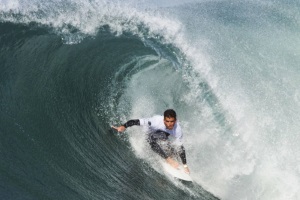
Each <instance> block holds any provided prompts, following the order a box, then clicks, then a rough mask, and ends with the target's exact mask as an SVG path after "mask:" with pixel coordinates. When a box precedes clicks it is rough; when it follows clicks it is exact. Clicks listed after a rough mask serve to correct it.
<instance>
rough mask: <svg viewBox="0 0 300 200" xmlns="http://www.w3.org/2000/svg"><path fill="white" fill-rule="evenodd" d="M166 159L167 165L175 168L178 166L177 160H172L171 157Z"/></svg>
mask: <svg viewBox="0 0 300 200" xmlns="http://www.w3.org/2000/svg"><path fill="white" fill-rule="evenodd" d="M166 161H167V163H168V164H169V165H171V166H172V167H174V168H176V169H178V168H179V164H178V162H176V161H175V160H173V159H172V158H170V157H168V158H167V159H166Z"/></svg>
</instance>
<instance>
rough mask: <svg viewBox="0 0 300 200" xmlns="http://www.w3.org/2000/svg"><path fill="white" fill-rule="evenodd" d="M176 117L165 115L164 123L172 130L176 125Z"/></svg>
mask: <svg viewBox="0 0 300 200" xmlns="http://www.w3.org/2000/svg"><path fill="white" fill-rule="evenodd" d="M175 122H176V119H175V118H174V117H165V118H164V123H165V126H166V128H167V129H169V130H172V129H173V127H174V125H175Z"/></svg>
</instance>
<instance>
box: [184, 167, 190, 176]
mask: <svg viewBox="0 0 300 200" xmlns="http://www.w3.org/2000/svg"><path fill="white" fill-rule="evenodd" d="M183 169H184V172H185V173H187V174H190V169H189V167H188V166H187V165H183Z"/></svg>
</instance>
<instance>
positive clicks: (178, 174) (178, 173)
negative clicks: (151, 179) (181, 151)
mask: <svg viewBox="0 0 300 200" xmlns="http://www.w3.org/2000/svg"><path fill="white" fill-rule="evenodd" d="M162 166H163V169H164V171H165V172H166V173H168V174H169V175H171V176H173V177H174V178H177V179H180V180H183V181H191V182H192V181H193V180H192V178H191V176H190V175H189V174H187V173H185V171H184V169H183V166H182V165H180V167H179V169H175V168H174V167H172V166H171V165H169V164H168V163H166V162H163V163H162Z"/></svg>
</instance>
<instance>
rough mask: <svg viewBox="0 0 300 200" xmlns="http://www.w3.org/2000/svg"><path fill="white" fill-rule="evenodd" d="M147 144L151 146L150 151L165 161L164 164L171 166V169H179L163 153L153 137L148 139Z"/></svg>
mask: <svg viewBox="0 0 300 200" xmlns="http://www.w3.org/2000/svg"><path fill="white" fill-rule="evenodd" d="M149 144H150V146H151V149H152V150H153V151H154V152H155V153H157V154H158V155H160V156H161V157H162V158H164V159H166V162H167V163H168V164H169V165H171V166H172V167H174V168H178V167H179V164H178V163H177V162H176V161H175V160H174V159H172V158H171V157H169V156H168V155H167V154H166V153H165V152H164V150H163V149H162V148H161V147H160V146H159V144H158V143H157V139H156V138H153V137H150V138H149Z"/></svg>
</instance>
